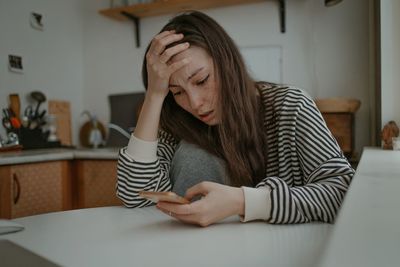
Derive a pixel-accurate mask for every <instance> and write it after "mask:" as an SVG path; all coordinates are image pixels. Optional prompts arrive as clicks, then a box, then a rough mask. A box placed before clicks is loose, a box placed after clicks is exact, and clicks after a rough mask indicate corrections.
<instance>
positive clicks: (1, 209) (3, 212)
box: [0, 160, 72, 219]
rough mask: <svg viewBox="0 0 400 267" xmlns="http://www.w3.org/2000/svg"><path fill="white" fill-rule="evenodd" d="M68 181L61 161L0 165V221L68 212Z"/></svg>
mask: <svg viewBox="0 0 400 267" xmlns="http://www.w3.org/2000/svg"><path fill="white" fill-rule="evenodd" d="M70 178H71V168H70V162H69V161H65V160H60V161H47V162H39V163H29V164H16V165H4V166H0V218H8V219H10V218H17V217H24V216H29V215H35V214H41V213H47V212H54V211H62V210H68V209H71V207H72V202H71V179H70Z"/></svg>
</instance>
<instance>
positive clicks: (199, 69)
mask: <svg viewBox="0 0 400 267" xmlns="http://www.w3.org/2000/svg"><path fill="white" fill-rule="evenodd" d="M202 69H204V68H203V67H201V68H198V69H197V70H195V71H194V72H193V73H192V74H191V75H190V76H189V77H188V78H187V80H188V81H189V80H190V79H192V78H193V76H195V75H196V74H197V73H199V72H200V71H201V70H202Z"/></svg>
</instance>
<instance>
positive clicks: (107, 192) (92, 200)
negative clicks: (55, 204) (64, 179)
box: [74, 160, 122, 208]
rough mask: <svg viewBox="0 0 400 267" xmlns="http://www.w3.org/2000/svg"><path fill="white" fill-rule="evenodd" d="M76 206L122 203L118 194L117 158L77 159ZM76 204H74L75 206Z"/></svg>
mask: <svg viewBox="0 0 400 267" xmlns="http://www.w3.org/2000/svg"><path fill="white" fill-rule="evenodd" d="M75 164H76V165H75V166H76V178H77V182H76V183H77V192H78V194H77V196H75V197H77V200H76V201H75V205H76V208H92V207H102V206H117V205H122V202H121V200H119V199H118V198H117V196H116V190H115V185H116V182H117V161H116V160H77V161H76V162H75ZM75 205H74V206H75Z"/></svg>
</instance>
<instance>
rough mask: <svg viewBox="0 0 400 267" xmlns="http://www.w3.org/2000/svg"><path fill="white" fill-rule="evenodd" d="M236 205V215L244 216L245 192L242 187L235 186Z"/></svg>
mask: <svg viewBox="0 0 400 267" xmlns="http://www.w3.org/2000/svg"><path fill="white" fill-rule="evenodd" d="M235 191H236V192H235V206H236V212H235V214H236V215H239V216H244V210H245V206H244V205H245V204H244V192H243V189H242V188H241V187H239V188H235Z"/></svg>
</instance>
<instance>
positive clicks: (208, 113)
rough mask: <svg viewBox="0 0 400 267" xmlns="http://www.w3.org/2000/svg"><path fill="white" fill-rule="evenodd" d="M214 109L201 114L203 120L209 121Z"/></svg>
mask: <svg viewBox="0 0 400 267" xmlns="http://www.w3.org/2000/svg"><path fill="white" fill-rule="evenodd" d="M213 112H214V111H213V110H211V111H208V112H206V113H202V114H199V117H200V119H201V120H202V121H204V122H207V121H209V120H211V119H212V114H213Z"/></svg>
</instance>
